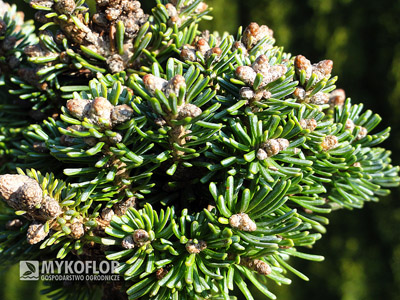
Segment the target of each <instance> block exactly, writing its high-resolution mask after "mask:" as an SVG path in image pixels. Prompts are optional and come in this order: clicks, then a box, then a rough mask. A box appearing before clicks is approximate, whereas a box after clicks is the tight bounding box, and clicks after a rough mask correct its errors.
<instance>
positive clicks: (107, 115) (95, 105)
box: [88, 97, 114, 127]
mask: <svg viewBox="0 0 400 300" xmlns="http://www.w3.org/2000/svg"><path fill="white" fill-rule="evenodd" d="M113 108H114V106H113V105H112V104H111V103H110V101H108V100H107V99H106V98H103V97H97V98H95V99H94V100H93V101H92V105H91V107H90V110H89V113H88V119H89V120H90V121H92V122H93V123H94V124H96V125H98V126H100V127H104V126H107V125H104V124H103V122H101V121H100V119H103V120H104V121H105V122H107V124H110V123H111V110H112V109H113Z"/></svg>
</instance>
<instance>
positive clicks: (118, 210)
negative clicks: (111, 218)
mask: <svg viewBox="0 0 400 300" xmlns="http://www.w3.org/2000/svg"><path fill="white" fill-rule="evenodd" d="M130 207H136V198H135V197H130V198H128V199H126V200H125V201H122V202H118V203H116V204H114V206H113V210H114V212H115V214H116V215H117V216H122V215H124V214H125V213H126V211H127V210H128V208H130Z"/></svg>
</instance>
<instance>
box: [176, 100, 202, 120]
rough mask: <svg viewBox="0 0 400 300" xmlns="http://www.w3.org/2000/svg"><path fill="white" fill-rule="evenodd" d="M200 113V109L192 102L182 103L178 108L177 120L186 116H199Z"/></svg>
mask: <svg viewBox="0 0 400 300" xmlns="http://www.w3.org/2000/svg"><path fill="white" fill-rule="evenodd" d="M201 113H202V110H201V109H200V108H199V107H197V106H196V105H194V104H191V103H188V104H185V105H182V106H180V107H179V108H178V117H177V119H178V120H181V119H184V118H187V117H191V118H195V117H198V116H200V115H201Z"/></svg>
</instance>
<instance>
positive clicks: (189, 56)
mask: <svg viewBox="0 0 400 300" xmlns="http://www.w3.org/2000/svg"><path fill="white" fill-rule="evenodd" d="M181 57H182V59H183V60H189V61H197V57H196V50H194V49H192V48H189V47H187V46H185V47H184V48H183V49H182V51H181Z"/></svg>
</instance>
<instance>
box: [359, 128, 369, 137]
mask: <svg viewBox="0 0 400 300" xmlns="http://www.w3.org/2000/svg"><path fill="white" fill-rule="evenodd" d="M367 134H368V130H367V128H365V127H361V129H360V131H359V133H358V134H357V140H361V139H363V138H365V137H366V136H367Z"/></svg>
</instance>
